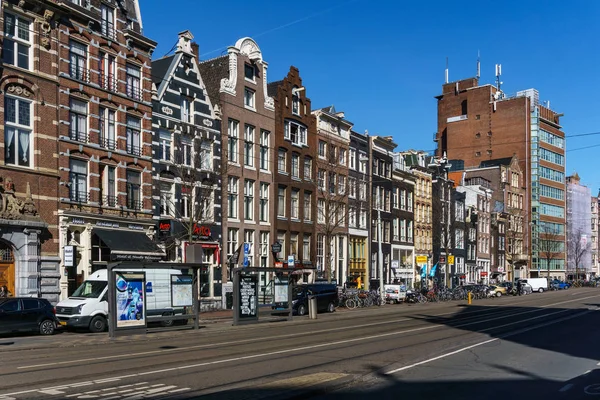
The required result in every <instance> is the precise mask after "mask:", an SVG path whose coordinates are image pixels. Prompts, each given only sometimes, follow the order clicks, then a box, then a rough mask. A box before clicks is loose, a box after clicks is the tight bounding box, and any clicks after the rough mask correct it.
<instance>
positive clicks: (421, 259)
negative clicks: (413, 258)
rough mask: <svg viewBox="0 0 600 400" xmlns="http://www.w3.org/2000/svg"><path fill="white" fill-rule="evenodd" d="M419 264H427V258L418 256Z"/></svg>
mask: <svg viewBox="0 0 600 400" xmlns="http://www.w3.org/2000/svg"><path fill="white" fill-rule="evenodd" d="M417 264H419V265H422V264H427V256H417Z"/></svg>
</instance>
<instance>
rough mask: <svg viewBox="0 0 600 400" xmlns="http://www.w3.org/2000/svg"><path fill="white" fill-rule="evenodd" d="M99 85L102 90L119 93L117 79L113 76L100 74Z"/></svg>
mask: <svg viewBox="0 0 600 400" xmlns="http://www.w3.org/2000/svg"><path fill="white" fill-rule="evenodd" d="M98 80H99V82H98V85H100V87H101V88H102V89H105V90H109V91H111V92H117V91H118V90H117V87H118V86H117V77H116V76H115V75H113V74H106V73H103V72H100V75H99V76H98Z"/></svg>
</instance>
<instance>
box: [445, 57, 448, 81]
mask: <svg viewBox="0 0 600 400" xmlns="http://www.w3.org/2000/svg"><path fill="white" fill-rule="evenodd" d="M445 74H446V83H448V57H446V71H445Z"/></svg>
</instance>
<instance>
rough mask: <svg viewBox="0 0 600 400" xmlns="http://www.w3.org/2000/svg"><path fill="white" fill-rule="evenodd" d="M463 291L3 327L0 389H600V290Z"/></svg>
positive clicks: (314, 394)
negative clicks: (142, 331) (174, 324)
mask: <svg viewBox="0 0 600 400" xmlns="http://www.w3.org/2000/svg"><path fill="white" fill-rule="evenodd" d="M465 303H466V302H450V303H437V304H419V305H410V306H408V305H387V306H384V307H375V308H369V309H361V310H356V311H351V312H338V313H334V314H319V318H318V319H317V320H309V319H308V318H306V317H302V318H295V319H294V321H292V322H272V323H262V324H257V325H247V326H239V327H233V326H230V324H226V323H214V324H208V325H206V326H205V327H204V328H203V329H201V330H200V331H197V332H194V331H189V330H188V331H168V332H162V333H155V334H152V335H148V336H146V337H145V336H135V337H129V338H120V339H119V340H115V341H112V342H111V341H109V340H108V339H106V336H105V335H81V336H78V335H76V334H75V335H74V334H69V335H64V334H63V335H57V336H55V337H53V338H42V337H18V338H14V339H11V340H10V341H8V342H7V339H6V338H4V339H0V360H1V363H0V400H8V399H100V400H113V399H114V400H116V399H126V400H137V399H151V398H152V399H157V398H170V399H195V398H207V399H235V400H246V399H266V398H269V399H275V398H277V399H307V398H317V399H325V398H346V399H355V398H356V399H364V398H369V397H371V396H376V397H377V398H384V399H385V398H394V399H398V398H407V397H408V398H409V397H417V396H418V397H419V398H421V399H428V400H429V399H442V398H443V399H480V398H481V399H483V398H498V397H501V398H503V397H509V398H510V399H511V400H514V399H531V398H532V397H533V398H542V397H544V398H549V399H579V398H589V397H592V396H597V395H600V369H598V368H600V367H599V366H598V364H600V346H597V345H596V342H597V337H599V333H600V313H598V311H597V310H598V309H600V289H596V288H583V289H576V290H575V289H571V290H567V291H559V292H550V293H544V294H533V295H529V296H523V297H503V298H498V299H489V300H480V301H476V302H474V303H473V304H472V305H470V306H469V305H466V304H465ZM3 343H11V344H6V345H4V346H2V344H3Z"/></svg>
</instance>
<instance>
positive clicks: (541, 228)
mask: <svg viewBox="0 0 600 400" xmlns="http://www.w3.org/2000/svg"><path fill="white" fill-rule="evenodd" d="M537 227H538V232H537V233H538V238H537V244H535V243H534V246H536V248H537V251H538V254H539V258H540V259H542V260H545V261H546V267H547V268H548V275H547V276H548V277H550V264H551V263H552V260H556V259H558V258H559V256H560V255H561V254H562V253H563V252H564V241H563V237H562V235H560V234H559V233H558V232H557V231H556V230H555V229H553V228H552V227H551V226H549V225H547V224H543V223H542V224H540V225H537ZM534 232H535V231H534Z"/></svg>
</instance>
